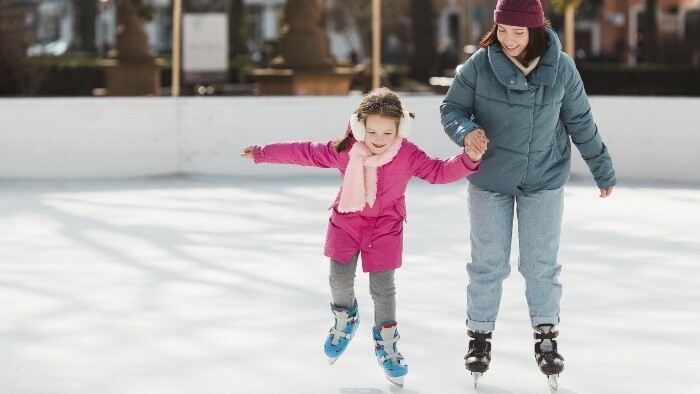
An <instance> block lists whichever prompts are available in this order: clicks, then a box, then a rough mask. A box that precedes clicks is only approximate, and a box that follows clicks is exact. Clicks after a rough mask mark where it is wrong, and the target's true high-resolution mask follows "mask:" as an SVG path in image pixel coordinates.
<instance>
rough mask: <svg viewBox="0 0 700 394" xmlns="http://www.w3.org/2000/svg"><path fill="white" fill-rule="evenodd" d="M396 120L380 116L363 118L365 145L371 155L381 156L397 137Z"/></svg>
mask: <svg viewBox="0 0 700 394" xmlns="http://www.w3.org/2000/svg"><path fill="white" fill-rule="evenodd" d="M396 123H397V122H396V119H394V118H388V117H385V116H380V115H368V116H367V118H365V129H366V130H367V133H366V135H365V145H367V147H368V148H369V151H370V152H372V154H373V155H381V154H382V153H384V152H385V151H386V150H387V149H389V146H390V145H391V144H392V143H393V142H394V140H395V139H396V136H397V130H396Z"/></svg>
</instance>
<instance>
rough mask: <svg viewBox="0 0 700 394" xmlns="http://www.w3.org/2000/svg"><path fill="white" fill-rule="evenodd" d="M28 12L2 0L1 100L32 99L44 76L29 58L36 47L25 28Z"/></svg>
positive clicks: (29, 31)
mask: <svg viewBox="0 0 700 394" xmlns="http://www.w3.org/2000/svg"><path fill="white" fill-rule="evenodd" d="M27 12H28V9H27V8H24V7H23V6H21V5H17V4H14V5H10V4H9V2H8V1H7V0H0V96H32V95H34V94H36V92H37V91H38V89H39V84H40V83H41V80H42V79H43V72H42V70H40V69H39V68H37V67H36V66H34V65H33V64H32V63H31V62H29V59H28V58H27V56H26V53H27V48H28V47H29V45H31V44H34V37H33V35H32V34H31V33H32V31H31V29H28V28H27V26H26V25H25V21H26V20H27V18H26V15H27Z"/></svg>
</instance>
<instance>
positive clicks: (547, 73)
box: [487, 28, 561, 90]
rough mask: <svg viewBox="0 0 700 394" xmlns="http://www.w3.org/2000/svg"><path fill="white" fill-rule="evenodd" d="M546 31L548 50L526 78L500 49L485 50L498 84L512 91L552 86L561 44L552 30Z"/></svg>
mask: <svg viewBox="0 0 700 394" xmlns="http://www.w3.org/2000/svg"><path fill="white" fill-rule="evenodd" d="M546 31H547V34H548V35H549V48H547V50H546V51H545V53H544V54H543V55H542V57H541V58H540V62H539V64H538V65H537V67H535V69H534V70H533V71H532V72H531V73H530V75H528V76H527V77H526V76H525V75H524V74H523V72H522V71H520V70H519V69H518V67H517V66H516V65H515V64H513V62H512V61H511V60H510V59H508V56H506V54H505V53H503V49H502V48H501V47H499V46H496V45H490V46H489V47H488V48H487V54H488V58H489V63H490V64H491V69H492V70H493V73H494V74H495V75H496V79H498V82H500V83H501V84H502V85H503V86H505V87H507V88H508V89H513V90H528V89H531V88H533V87H536V86H541V85H545V86H554V82H556V78H557V68H558V67H559V56H560V55H561V43H560V42H559V38H558V37H557V34H556V33H555V32H554V30H552V29H551V28H547V30H546ZM533 85H534V86H533Z"/></svg>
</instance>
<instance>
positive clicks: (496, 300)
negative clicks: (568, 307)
mask: <svg viewBox="0 0 700 394" xmlns="http://www.w3.org/2000/svg"><path fill="white" fill-rule="evenodd" d="M514 207H516V209H515V212H516V213H517V215H518V216H517V217H518V241H519V245H520V257H519V259H518V271H520V273H521V274H522V275H523V277H525V286H526V289H525V296H526V298H527V305H528V308H529V310H530V322H531V324H532V325H533V326H536V325H538V324H545V323H551V324H558V323H559V301H560V300H561V284H560V283H559V279H558V277H559V273H560V271H561V265H560V264H559V263H557V253H558V252H559V236H560V233H561V219H562V214H563V210H564V188H563V187H561V188H559V189H554V190H542V191H539V192H535V193H529V194H526V195H523V196H515V197H514V196H509V195H505V194H500V193H495V192H491V191H488V190H484V189H481V188H478V187H476V186H474V185H472V184H469V215H470V227H471V230H470V239H471V261H470V262H469V263H468V264H467V273H468V274H469V285H468V286H467V327H468V328H469V329H471V330H473V331H476V330H482V331H493V329H494V327H495V323H496V317H497V316H498V308H499V306H500V304H501V295H502V292H503V285H502V283H503V280H504V279H505V278H507V277H508V275H510V245H511V238H512V234H513V211H514V209H513V208H514Z"/></svg>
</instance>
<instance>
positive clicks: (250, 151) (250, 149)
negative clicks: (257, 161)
mask: <svg viewBox="0 0 700 394" xmlns="http://www.w3.org/2000/svg"><path fill="white" fill-rule="evenodd" d="M241 157H247V158H249V159H252V158H253V145H249V146H246V147H245V148H243V152H242V153H241Z"/></svg>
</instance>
